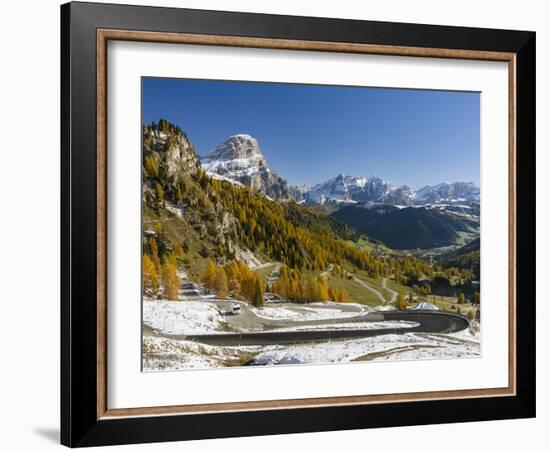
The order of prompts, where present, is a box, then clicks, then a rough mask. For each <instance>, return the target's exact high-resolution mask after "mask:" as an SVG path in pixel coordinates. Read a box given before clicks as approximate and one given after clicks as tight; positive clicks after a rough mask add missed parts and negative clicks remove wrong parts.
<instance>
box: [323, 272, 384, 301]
mask: <svg viewBox="0 0 550 450" xmlns="http://www.w3.org/2000/svg"><path fill="white" fill-rule="evenodd" d="M327 279H328V284H329V286H332V287H335V288H337V289H342V288H345V289H346V290H347V291H348V292H349V296H350V301H351V302H353V303H361V304H363V305H367V306H379V305H381V304H382V302H381V301H380V299H379V298H378V297H377V296H376V295H374V294H373V293H372V292H371V291H369V290H368V289H365V288H364V287H363V286H361V285H360V284H359V283H357V282H356V281H354V280H348V279H347V278H340V277H339V276H334V275H332V274H331V275H329V276H328V277H327Z"/></svg>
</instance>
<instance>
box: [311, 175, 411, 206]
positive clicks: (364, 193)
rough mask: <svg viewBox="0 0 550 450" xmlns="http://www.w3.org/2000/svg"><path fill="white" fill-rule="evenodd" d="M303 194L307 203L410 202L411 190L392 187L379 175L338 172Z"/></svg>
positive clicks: (405, 203) (404, 203)
mask: <svg viewBox="0 0 550 450" xmlns="http://www.w3.org/2000/svg"><path fill="white" fill-rule="evenodd" d="M304 195H305V199H306V201H307V202H308V203H318V204H321V205H322V204H324V203H325V202H338V203H357V202H361V203H364V202H373V203H390V204H400V205H401V204H403V205H407V204H409V203H410V199H411V195H412V192H411V190H410V189H409V187H408V186H401V187H399V188H396V187H394V186H393V185H391V184H390V183H387V182H386V181H384V180H382V179H381V178H379V177H376V176H372V177H352V176H349V175H344V174H339V175H338V176H337V177H335V178H332V179H330V180H328V181H325V182H323V183H319V184H317V185H315V186H313V187H312V188H311V189H310V190H309V191H308V192H307V193H306V194H304Z"/></svg>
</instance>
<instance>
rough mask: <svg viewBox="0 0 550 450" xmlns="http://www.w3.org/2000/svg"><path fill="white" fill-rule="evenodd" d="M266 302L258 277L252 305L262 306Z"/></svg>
mask: <svg viewBox="0 0 550 450" xmlns="http://www.w3.org/2000/svg"><path fill="white" fill-rule="evenodd" d="M263 304H264V293H263V289H262V284H261V282H260V279H259V278H258V279H256V286H255V288H254V297H253V299H252V306H255V307H260V306H263Z"/></svg>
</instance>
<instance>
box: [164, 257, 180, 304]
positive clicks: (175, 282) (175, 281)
mask: <svg viewBox="0 0 550 450" xmlns="http://www.w3.org/2000/svg"><path fill="white" fill-rule="evenodd" d="M179 290H180V280H179V277H178V273H177V270H176V266H175V265H174V264H171V263H168V264H165V265H163V266H162V296H163V298H165V299H166V300H177V299H178V295H179Z"/></svg>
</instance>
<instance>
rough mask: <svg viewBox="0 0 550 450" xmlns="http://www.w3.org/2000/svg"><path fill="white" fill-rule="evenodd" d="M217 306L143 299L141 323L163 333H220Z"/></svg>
mask: <svg viewBox="0 0 550 450" xmlns="http://www.w3.org/2000/svg"><path fill="white" fill-rule="evenodd" d="M222 322H224V320H223V318H222V317H221V316H220V313H219V310H218V308H216V306H215V305H213V304H211V303H203V302H200V301H189V300H182V301H173V300H144V301H143V323H144V325H147V326H150V327H151V328H154V329H155V330H158V331H160V332H162V333H164V334H177V335H190V334H213V333H221V332H222V330H221V326H222Z"/></svg>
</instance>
